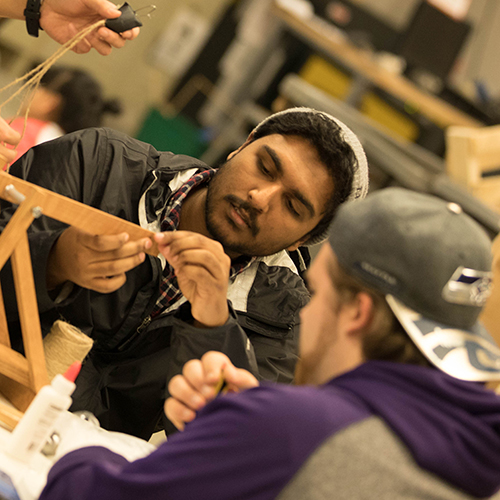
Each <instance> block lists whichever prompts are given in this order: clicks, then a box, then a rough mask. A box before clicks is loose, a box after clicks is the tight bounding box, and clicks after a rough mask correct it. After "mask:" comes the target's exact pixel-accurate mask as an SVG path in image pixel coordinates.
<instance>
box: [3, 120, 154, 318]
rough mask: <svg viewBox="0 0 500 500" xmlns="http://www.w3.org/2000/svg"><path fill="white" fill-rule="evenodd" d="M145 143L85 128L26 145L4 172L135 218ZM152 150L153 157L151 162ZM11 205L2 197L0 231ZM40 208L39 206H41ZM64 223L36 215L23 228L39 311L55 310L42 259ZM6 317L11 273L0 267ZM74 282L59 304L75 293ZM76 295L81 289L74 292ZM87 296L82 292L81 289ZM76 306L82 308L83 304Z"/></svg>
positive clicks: (10, 307) (12, 313)
mask: <svg viewBox="0 0 500 500" xmlns="http://www.w3.org/2000/svg"><path fill="white" fill-rule="evenodd" d="M150 148H151V146H149V145H146V144H144V143H141V142H139V141H135V140H134V139H132V138H130V137H128V136H126V135H124V134H120V133H118V132H115V131H112V130H109V129H85V130H82V131H78V132H74V133H72V134H67V135H64V136H63V137H61V138H58V139H55V140H54V141H50V142H47V143H43V144H41V145H39V146H36V147H34V148H32V149H31V150H29V151H28V152H27V153H26V154H25V155H23V156H22V157H21V158H20V159H19V160H18V161H17V162H16V163H15V164H14V165H13V166H12V167H11V169H10V172H9V173H10V174H11V175H13V176H16V177H19V178H21V179H24V180H27V181H29V182H31V183H33V184H36V185H39V186H42V187H44V188H46V189H49V190H51V191H54V192H57V193H59V194H62V195H64V196H66V197H68V198H71V199H74V200H77V201H79V202H82V203H85V204H86V205H89V206H92V207H94V208H98V209H100V210H103V211H106V212H108V213H112V214H113V215H116V216H119V217H121V218H123V219H126V220H129V221H131V222H135V223H137V218H138V215H137V203H138V199H139V197H140V193H141V186H142V181H143V179H144V176H145V172H146V170H147V169H148V168H149V166H148V160H149V158H150V156H149V155H150V153H151V149H150ZM154 158H155V157H154V155H153V160H151V161H154ZM15 208H16V207H15V206H12V205H11V204H10V203H8V202H5V201H2V205H1V212H0V230H2V229H3V228H4V227H5V225H6V224H7V223H8V221H9V220H10V218H11V216H12V215H13V213H14V211H15ZM42 211H43V207H42ZM66 227H67V226H66V225H65V224H62V223H61V222H59V221H57V220H54V219H51V218H49V217H45V216H43V215H42V216H41V217H40V218H39V219H35V220H34V221H33V223H32V224H31V226H30V228H29V230H28V237H29V243H30V252H31V260H32V264H33V270H34V277H35V286H36V292H37V300H38V307H39V312H40V314H43V313H44V312H46V311H49V314H48V315H47V317H49V316H52V315H53V314H56V313H55V308H56V303H55V302H54V300H53V299H55V298H56V297H57V294H52V293H51V294H49V293H48V291H47V289H46V268H47V260H48V256H49V253H50V250H51V248H52V246H53V245H54V243H55V241H56V240H57V238H58V237H59V235H60V234H61V232H62V231H63V230H64V229H65V228H66ZM1 279H2V286H3V287H5V288H4V290H7V291H8V292H10V293H5V294H4V297H5V298H6V299H7V300H6V309H7V314H8V318H9V321H11V320H14V321H15V320H16V315H17V314H16V313H17V307H16V302H15V299H14V294H13V293H11V292H12V290H13V281H12V272H11V269H10V266H8V265H7V266H6V267H5V269H3V270H2V272H1ZM78 290H79V289H78V287H76V286H75V287H74V293H72V294H71V295H70V296H69V298H68V300H66V301H65V302H64V303H58V304H57V306H58V307H60V306H64V305H67V304H68V303H70V302H71V301H72V300H73V299H74V298H75V297H76V296H78V295H79V294H78ZM80 295H82V294H80ZM87 295H88V294H87ZM81 309H82V310H83V309H85V307H84V306H82V307H81ZM68 319H69V320H70V321H71V318H68Z"/></svg>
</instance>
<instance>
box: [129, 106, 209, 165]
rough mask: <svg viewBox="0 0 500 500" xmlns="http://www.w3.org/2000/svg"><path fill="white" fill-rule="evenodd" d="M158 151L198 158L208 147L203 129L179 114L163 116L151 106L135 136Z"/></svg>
mask: <svg viewBox="0 0 500 500" xmlns="http://www.w3.org/2000/svg"><path fill="white" fill-rule="evenodd" d="M136 138H137V139H139V140H140V141H144V142H147V143H149V144H151V145H152V146H154V147H155V148H156V149H157V150H158V151H171V152H172V153H176V154H184V155H189V156H193V157H195V158H199V157H200V156H201V155H202V154H203V153H204V152H205V150H206V149H207V147H208V140H207V139H206V133H205V131H204V130H202V129H200V128H198V127H197V126H196V125H194V124H193V123H192V122H191V121H190V120H189V119H187V118H185V117H183V116H181V115H176V116H164V115H163V114H162V113H160V111H159V110H158V109H156V108H151V109H150V110H149V111H148V113H147V115H146V118H145V120H144V122H143V124H142V127H141V128H140V130H139V132H138V134H137V136H136Z"/></svg>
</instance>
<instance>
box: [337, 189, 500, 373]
mask: <svg viewBox="0 0 500 500" xmlns="http://www.w3.org/2000/svg"><path fill="white" fill-rule="evenodd" d="M329 242H330V245H331V247H332V249H333V251H334V252H335V254H336V256H337V258H338V261H339V264H340V265H341V266H342V268H343V269H344V270H345V271H346V272H348V273H349V274H351V275H352V276H354V277H356V278H358V279H359V280H360V281H361V282H363V283H364V284H365V285H367V286H369V287H371V288H373V289H375V290H377V291H379V292H381V293H383V294H384V295H385V296H386V300H387V303H388V304H389V306H390V307H391V309H392V311H393V312H394V315H395V316H396V318H397V319H398V321H399V322H400V323H401V325H402V326H403V328H404V329H405V331H406V332H407V333H408V335H409V336H410V338H411V339H412V340H413V342H414V343H415V344H416V345H417V347H418V348H419V349H420V351H421V352H422V353H423V354H424V355H425V356H426V357H427V359H428V360H429V361H430V362H431V363H432V364H434V365H435V366H436V367H437V368H439V369H441V370H443V371H444V372H446V373H448V374H449V375H451V376H453V377H456V378H459V379H463V380H472V381H487V380H500V348H499V347H498V345H497V344H496V343H495V341H494V340H493V338H492V337H491V336H490V335H489V333H488V332H487V331H486V329H485V328H484V327H483V326H482V325H481V324H480V323H479V321H478V317H479V314H480V313H481V310H482V308H483V306H484V304H485V302H486V299H487V298H488V296H489V294H490V292H491V286H492V274H491V260H492V258H491V241H490V239H489V237H488V236H487V234H486V233H485V232H484V230H483V229H482V228H481V227H480V226H479V225H478V224H477V223H476V222H475V221H474V220H473V219H472V218H471V217H469V216H468V215H467V214H465V213H464V212H463V211H462V208H461V207H460V206H459V205H457V204H456V203H449V202H446V201H443V200H441V199H439V198H436V197H434V196H429V195H425V194H421V193H417V192H414V191H409V190H407V189H402V188H387V189H381V190H378V191H375V192H374V193H373V194H371V195H369V196H368V197H367V198H366V199H365V200H360V201H357V202H355V203H350V202H349V203H346V204H345V205H344V206H342V207H340V209H339V212H338V213H337V215H336V217H335V218H334V220H333V223H332V225H331V227H330V230H329Z"/></svg>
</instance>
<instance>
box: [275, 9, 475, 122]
mask: <svg viewBox="0 0 500 500" xmlns="http://www.w3.org/2000/svg"><path fill="white" fill-rule="evenodd" d="M273 13H274V15H275V16H276V17H277V18H278V19H279V20H280V21H281V22H282V23H283V24H284V25H285V27H286V28H287V29H288V30H290V31H291V32H292V33H294V34H295V35H296V36H298V37H299V38H300V39H302V40H303V41H304V42H305V43H307V44H308V45H310V46H312V47H313V48H314V49H317V50H319V52H321V53H322V54H323V55H324V56H326V57H328V58H330V59H333V60H334V61H338V62H340V63H342V64H343V65H345V66H346V67H347V68H349V69H351V70H352V71H353V72H355V73H356V74H357V75H360V76H361V77H363V78H365V79H366V80H368V81H369V82H371V83H372V84H373V85H375V86H376V87H379V88H380V89H382V90H384V91H386V92H388V93H389V94H391V95H393V96H394V97H396V98H397V99H399V100H401V101H402V102H404V103H406V104H408V105H410V106H411V107H412V108H413V109H415V110H416V111H417V112H418V113H420V114H421V115H423V116H426V117H427V118H428V119H430V120H431V121H432V122H434V123H435V124H437V125H439V126H440V127H443V128H445V127H447V126H449V125H461V126H465V127H479V126H482V125H483V124H482V123H481V122H479V121H478V120H476V119H474V118H472V117H471V116H469V115H468V114H466V113H464V112H463V111H460V110H459V109H457V108H455V107H454V106H452V105H451V104H449V103H447V102H446V101H443V100H442V99H440V98H439V97H438V96H436V95H434V94H432V93H430V92H427V91H425V90H423V89H421V88H420V87H418V86H417V85H415V84H414V83H413V82H411V81H410V80H409V79H408V78H405V77H404V76H402V75H400V74H397V73H392V72H390V71H388V70H386V69H385V68H383V67H382V66H380V65H379V64H378V63H377V62H376V61H375V60H374V58H373V55H374V54H373V53H370V52H368V51H366V50H363V49H360V48H358V47H356V46H354V45H353V44H352V43H350V42H349V41H348V40H347V39H346V37H345V36H342V35H341V34H340V33H339V30H338V28H336V27H335V26H334V25H332V24H330V23H328V22H327V21H325V20H323V19H321V18H319V17H318V16H312V17H311V18H307V19H303V18H301V17H300V16H297V15H296V14H294V13H292V12H290V11H289V10H287V9H286V8H283V7H281V6H280V5H278V4H277V3H275V4H274V6H273Z"/></svg>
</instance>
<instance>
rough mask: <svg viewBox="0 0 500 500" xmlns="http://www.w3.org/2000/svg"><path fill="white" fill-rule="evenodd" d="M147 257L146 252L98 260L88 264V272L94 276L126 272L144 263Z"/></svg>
mask: <svg viewBox="0 0 500 500" xmlns="http://www.w3.org/2000/svg"><path fill="white" fill-rule="evenodd" d="M145 258H146V254H145V253H142V252H141V253H138V254H136V255H132V256H131V257H125V258H117V259H112V260H97V261H95V262H92V263H90V264H89V266H88V272H89V273H90V274H91V275H92V276H97V277H101V276H102V277H107V276H116V275H118V274H123V273H126V272H127V271H130V270H131V269H134V267H137V266H138V265H140V264H142V263H143V262H144V259H145Z"/></svg>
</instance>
